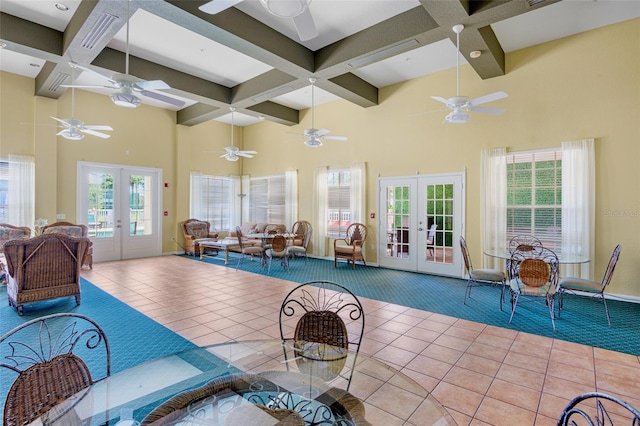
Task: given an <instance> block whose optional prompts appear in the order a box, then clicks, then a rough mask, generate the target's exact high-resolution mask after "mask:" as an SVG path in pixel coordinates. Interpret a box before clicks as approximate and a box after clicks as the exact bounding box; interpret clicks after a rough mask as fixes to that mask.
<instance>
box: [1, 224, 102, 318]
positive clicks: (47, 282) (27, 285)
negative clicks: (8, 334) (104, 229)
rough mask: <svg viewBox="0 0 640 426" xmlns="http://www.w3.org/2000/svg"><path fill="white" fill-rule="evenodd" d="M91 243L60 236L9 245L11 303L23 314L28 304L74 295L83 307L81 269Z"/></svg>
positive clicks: (19, 241) (39, 236)
mask: <svg viewBox="0 0 640 426" xmlns="http://www.w3.org/2000/svg"><path fill="white" fill-rule="evenodd" d="M90 243H91V241H89V239H88V238H75V237H69V236H67V235H64V234H60V233H49V234H43V235H38V236H37V237H34V238H25V239H17V240H11V241H8V242H7V243H5V245H4V252H5V257H6V262H7V270H8V273H9V277H8V281H7V296H8V298H9V304H10V305H11V306H13V307H15V308H16V310H17V311H18V314H19V315H22V307H23V305H24V304H27V303H34V302H39V301H43V300H49V299H57V298H60V297H67V296H74V297H75V298H76V304H78V305H79V304H80V270H81V267H82V259H83V258H84V255H85V254H86V252H87V249H88V247H89V244H90Z"/></svg>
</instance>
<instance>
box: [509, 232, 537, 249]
mask: <svg viewBox="0 0 640 426" xmlns="http://www.w3.org/2000/svg"><path fill="white" fill-rule="evenodd" d="M534 247H542V241H540V240H539V239H538V238H537V237H534V236H533V235H516V236H515V237H513V238H511V239H510V240H509V253H513V252H514V250H515V249H517V248H520V251H522V252H524V251H531V250H533V248H534Z"/></svg>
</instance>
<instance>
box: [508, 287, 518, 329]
mask: <svg viewBox="0 0 640 426" xmlns="http://www.w3.org/2000/svg"><path fill="white" fill-rule="evenodd" d="M509 291H510V292H511V317H509V324H511V320H513V314H514V313H515V312H516V306H517V305H518V293H516V292H514V291H513V290H511V289H509Z"/></svg>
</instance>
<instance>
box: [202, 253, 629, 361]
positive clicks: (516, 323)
mask: <svg viewBox="0 0 640 426" xmlns="http://www.w3.org/2000/svg"><path fill="white" fill-rule="evenodd" d="M220 257H221V256H220ZM190 259H194V260H195V261H199V262H202V261H204V262H209V263H212V264H216V265H223V264H224V263H223V262H221V260H220V258H216V257H205V259H203V260H199V259H198V258H194V257H190ZM237 259H238V257H237V256H234V255H233V254H231V257H230V262H229V265H228V267H231V268H235V267H236V265H237ZM241 269H242V270H244V271H249V272H254V273H256V274H261V275H267V271H266V270H265V269H263V268H261V267H260V263H259V262H250V261H248V260H245V261H244V262H243V265H242V266H241ZM268 275H269V276H271V277H275V278H281V279H283V280H288V281H293V282H298V283H303V282H307V281H313V280H329V281H334V282H337V283H340V284H342V285H344V286H346V287H347V288H349V289H350V290H351V291H353V292H354V293H355V294H356V295H358V296H361V297H367V298H370V299H375V300H381V301H385V302H389V303H394V304H398V305H403V306H409V307H412V308H417V309H421V310H425V311H430V312H434V313H439V314H443V315H448V316H452V317H456V318H462V319H466V320H470V321H476V322H481V323H485V324H489V325H494V326H498V327H503V328H508V329H512V330H518V331H522V332H526V333H532V334H537V335H540V336H546V337H552V338H556V339H560V340H566V341H569V342H575V343H581V344H585V345H590V346H595V347H598V348H603V349H610V350H613V351H617V352H623V353H628V354H632V355H640V333H639V332H640V304H637V303H630V302H622V301H616V300H610V301H607V305H608V306H609V312H610V314H611V327H608V325H607V318H606V315H605V312H604V306H603V305H602V303H600V302H595V301H593V300H588V299H586V298H582V297H575V296H571V295H567V296H565V301H564V309H563V310H562V315H561V318H556V331H555V332H554V331H553V328H552V326H551V318H550V316H549V310H548V308H547V307H546V306H544V304H541V303H533V302H524V303H522V302H520V303H519V304H518V307H517V310H516V313H515V315H514V317H513V321H512V323H511V324H509V314H510V303H509V295H508V292H507V293H506V294H505V303H504V306H503V309H504V311H502V312H501V311H500V309H499V300H500V299H499V294H500V293H499V290H498V289H497V288H495V287H474V288H473V289H472V292H471V299H468V300H467V304H466V305H465V304H463V299H464V291H465V288H466V284H467V282H466V280H462V279H457V278H449V277H441V276H435V275H428V274H421V273H414V272H406V271H398V270H393V269H387V268H378V267H372V266H367V267H365V266H361V265H360V264H359V265H357V267H356V269H355V271H354V270H352V269H351V266H347V264H346V263H340V262H339V263H338V267H337V268H334V266H333V261H329V260H321V259H312V258H309V259H308V261H307V263H306V264H305V261H304V259H303V258H298V259H293V260H291V262H290V269H289V271H288V272H287V271H285V270H284V269H283V268H282V267H281V266H280V264H279V263H275V262H274V264H273V265H272V266H271V271H270V273H269V274H268Z"/></svg>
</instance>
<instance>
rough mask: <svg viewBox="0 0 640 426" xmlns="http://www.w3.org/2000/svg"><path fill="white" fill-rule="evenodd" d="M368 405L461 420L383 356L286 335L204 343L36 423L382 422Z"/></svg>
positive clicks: (401, 418)
mask: <svg viewBox="0 0 640 426" xmlns="http://www.w3.org/2000/svg"><path fill="white" fill-rule="evenodd" d="M320 354H326V355H327V356H319V355H320ZM351 369H353V374H352V375H351V374H350V373H351ZM348 377H351V381H349V380H348ZM367 405H371V406H374V407H376V408H378V409H381V410H384V411H386V412H387V413H389V415H391V416H393V417H397V418H398V422H399V423H400V424H402V423H404V422H411V423H412V424H420V425H435V424H437V425H455V421H454V420H453V418H452V417H451V416H450V415H449V413H448V412H447V411H446V409H445V408H444V407H442V406H441V405H440V403H439V402H438V401H437V400H436V399H435V398H433V397H432V396H431V395H430V394H429V392H428V391H426V390H425V389H424V388H422V387H421V386H420V385H419V384H418V383H416V382H415V381H413V380H412V379H411V378H409V377H408V376H407V375H405V374H403V373H401V372H399V371H397V370H396V369H394V368H392V367H391V366H389V365H387V364H385V363H384V362H382V361H379V360H376V359H374V358H371V357H369V356H366V355H364V354H356V353H355V352H344V351H343V350H340V349H337V348H336V349H335V350H334V349H332V348H331V347H328V346H322V345H318V344H309V343H308V342H294V341H288V340H284V341H283V340H280V339H273V340H253V341H237V342H229V343H224V344H217V345H211V346H206V347H198V348H194V349H191V350H188V351H184V352H179V353H175V354H172V355H169V356H165V357H162V358H158V359H155V360H152V361H148V362H146V363H143V364H140V365H137V366H134V367H131V368H129V369H127V370H124V371H121V372H119V373H117V374H114V375H111V376H110V377H108V378H106V379H104V380H101V381H99V382H97V383H95V384H93V385H92V386H91V387H89V388H88V389H86V390H84V391H82V392H80V393H78V394H76V395H74V396H73V397H71V398H69V399H67V400H66V401H64V402H62V403H61V404H59V405H57V406H55V407H54V408H53V409H51V410H50V411H49V412H48V413H46V414H45V415H43V416H42V417H41V418H40V419H38V420H37V421H35V422H33V423H32V424H33V425H65V426H68V425H75V424H78V425H104V424H109V425H117V426H135V425H152V424H153V425H169V424H171V425H187V424H189V425H193V424H198V425H219V426H250V425H261V426H262V425H264V426H267V425H301V426H302V425H327V426H330V425H331V426H355V425H377V424H381V423H380V421H379V420H377V419H376V418H375V417H373V416H369V417H368V416H367V413H366V410H365V408H366V406H367Z"/></svg>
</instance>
